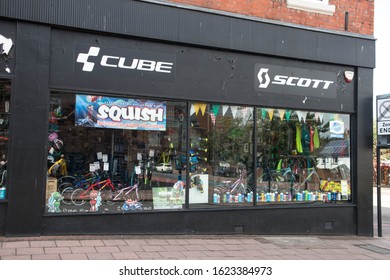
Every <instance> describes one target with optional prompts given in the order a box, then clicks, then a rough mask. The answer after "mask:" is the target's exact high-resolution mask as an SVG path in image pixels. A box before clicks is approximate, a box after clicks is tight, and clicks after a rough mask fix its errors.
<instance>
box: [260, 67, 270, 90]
mask: <svg viewBox="0 0 390 280" xmlns="http://www.w3.org/2000/svg"><path fill="white" fill-rule="evenodd" d="M268 71H269V69H267V68H261V69H260V71H259V73H258V74H257V78H258V79H259V82H260V85H259V88H267V87H268V85H269V83H270V81H271V79H270V78H269V75H268Z"/></svg>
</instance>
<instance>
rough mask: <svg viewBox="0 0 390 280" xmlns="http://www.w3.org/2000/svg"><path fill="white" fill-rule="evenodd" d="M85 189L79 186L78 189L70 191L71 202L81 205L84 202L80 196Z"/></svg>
mask: <svg viewBox="0 0 390 280" xmlns="http://www.w3.org/2000/svg"><path fill="white" fill-rule="evenodd" d="M85 192H86V190H84V189H81V188H78V189H75V190H74V191H73V192H72V195H71V200H72V203H73V204H74V205H76V206H82V205H84V204H85V199H83V198H82V199H80V196H81V194H83V193H85Z"/></svg>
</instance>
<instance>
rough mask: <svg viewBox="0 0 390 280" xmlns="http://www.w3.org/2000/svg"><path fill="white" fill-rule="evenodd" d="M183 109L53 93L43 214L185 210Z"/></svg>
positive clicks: (141, 101)
mask: <svg viewBox="0 0 390 280" xmlns="http://www.w3.org/2000/svg"><path fill="white" fill-rule="evenodd" d="M186 108H187V104H186V103H184V102H171V101H161V100H144V99H136V98H130V97H126V98H124V97H108V96H97V95H82V94H70V93H52V95H51V104H50V116H49V135H48V159H47V163H48V165H47V168H48V179H47V187H46V211H47V212H48V213H68V214H69V213H87V212H93V213H130V212H135V211H152V210H157V211H158V210H162V209H164V210H167V209H168V210H169V209H183V208H184V188H185V183H184V182H185V181H186V177H185V172H183V170H184V168H185V166H184V164H183V161H182V158H183V157H184V158H185V156H186V142H187V139H186V131H187V113H186Z"/></svg>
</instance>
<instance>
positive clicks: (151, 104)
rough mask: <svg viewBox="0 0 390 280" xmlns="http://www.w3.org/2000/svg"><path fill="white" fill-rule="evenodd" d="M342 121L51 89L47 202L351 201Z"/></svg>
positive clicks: (123, 207)
mask: <svg viewBox="0 0 390 280" xmlns="http://www.w3.org/2000/svg"><path fill="white" fill-rule="evenodd" d="M187 105H188V108H189V112H188V114H187ZM255 110H256V111H255ZM255 112H256V114H255ZM255 115H256V116H257V117H256V122H255V119H254V116H255ZM188 118H189V119H188ZM187 125H189V127H188V128H187ZM349 131H350V120H349V115H343V114H334V113H320V112H305V111H299V110H291V109H276V108H253V107H247V106H234V105H226V104H213V103H198V102H192V103H189V104H187V102H174V101H164V100H146V99H135V98H130V97H126V98H125V97H112V96H100V95H85V94H70V93H53V94H52V96H51V110H50V116H49V134H48V166H47V170H48V179H47V186H46V201H47V205H46V206H47V207H46V210H47V212H48V213H87V212H93V213H124V212H129V213H130V212H133V211H159V210H181V209H185V208H189V209H197V208H224V207H253V206H266V205H272V204H279V203H284V204H287V203H301V204H302V203H305V204H308V203H321V204H326V203H342V202H349V201H351V187H350V186H351V181H350V171H349V170H350V147H349V145H350V144H349V142H350V138H349ZM187 132H189V137H187ZM254 136H255V137H254ZM187 145H188V147H189V150H188V151H187ZM254 159H256V161H255V162H254ZM186 175H188V176H189V177H188V180H187V177H186ZM186 192H188V194H187V193H186Z"/></svg>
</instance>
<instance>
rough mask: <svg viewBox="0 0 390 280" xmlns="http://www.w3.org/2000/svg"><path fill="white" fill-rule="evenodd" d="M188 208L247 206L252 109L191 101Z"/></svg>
mask: <svg viewBox="0 0 390 280" xmlns="http://www.w3.org/2000/svg"><path fill="white" fill-rule="evenodd" d="M190 122H191V127H190V147H191V150H190V151H189V156H190V158H189V162H190V166H189V168H190V170H189V171H190V176H191V188H190V190H189V203H190V207H191V208H200V207H211V206H213V207H223V206H230V207H231V206H251V205H252V204H253V191H252V189H251V188H250V186H248V176H249V175H250V174H251V173H252V169H253V168H252V165H253V164H252V162H253V160H252V158H253V151H252V147H253V144H252V131H253V108H251V107H244V106H229V105H222V104H206V103H192V104H191V112H190Z"/></svg>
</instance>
